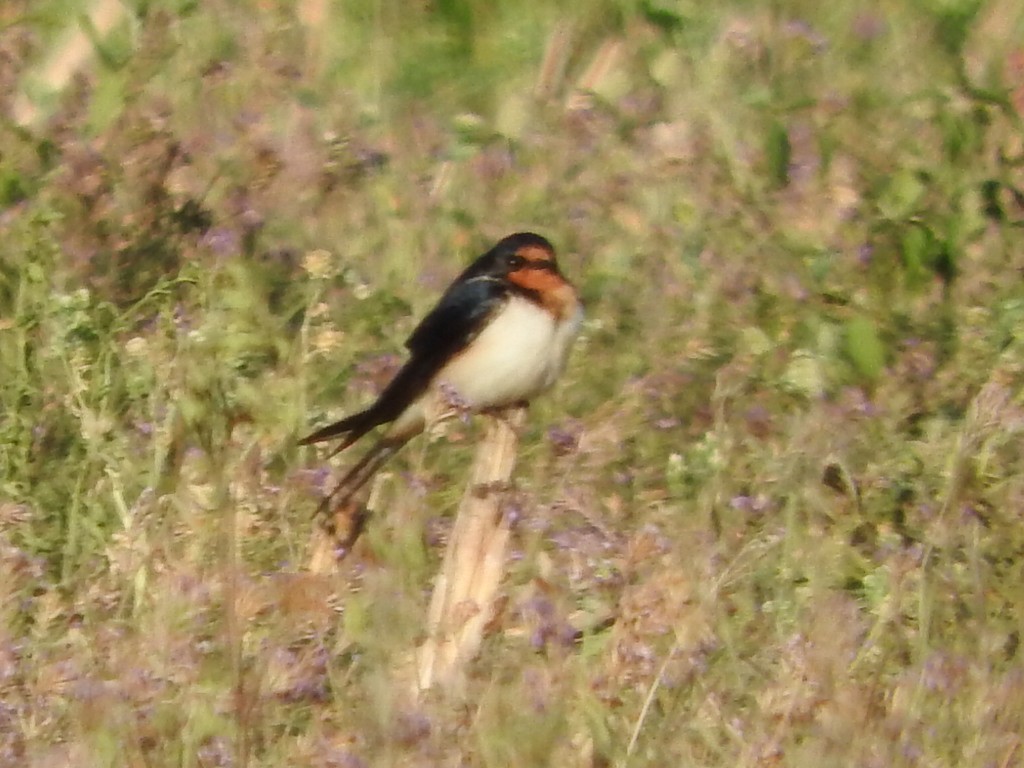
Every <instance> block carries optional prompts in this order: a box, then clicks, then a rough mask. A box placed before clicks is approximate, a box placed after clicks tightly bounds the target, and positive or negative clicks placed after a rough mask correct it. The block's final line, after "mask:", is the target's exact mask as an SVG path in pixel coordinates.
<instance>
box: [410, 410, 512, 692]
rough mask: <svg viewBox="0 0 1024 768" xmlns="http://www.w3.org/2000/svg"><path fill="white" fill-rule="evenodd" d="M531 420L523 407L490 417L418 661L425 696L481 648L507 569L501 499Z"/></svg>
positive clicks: (450, 680) (447, 681) (445, 682)
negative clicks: (521, 432) (525, 426)
mask: <svg viewBox="0 0 1024 768" xmlns="http://www.w3.org/2000/svg"><path fill="white" fill-rule="evenodd" d="M524 415H525V409H524V408H516V409H514V410H511V411H509V412H508V413H507V415H505V416H504V417H498V418H491V419H488V425H487V433H486V435H485V437H484V440H483V442H481V443H480V446H479V447H478V448H477V453H476V458H475V459H474V461H473V472H472V476H471V477H470V481H469V484H468V485H467V486H466V491H465V493H464V494H463V496H462V501H461V503H460V504H459V511H458V513H457V515H456V518H455V525H454V526H453V528H452V532H451V535H450V536H449V538H448V547H447V549H446V550H445V555H444V562H443V563H442V564H441V571H440V572H439V573H438V574H437V580H436V581H435V583H434V594H433V597H432V598H431V602H430V612H429V614H428V617H427V639H426V641H425V642H424V643H423V645H422V646H420V649H419V653H418V657H417V682H418V685H419V689H420V690H426V689H428V688H430V687H431V686H433V685H435V684H440V685H443V686H450V685H451V684H452V683H454V682H455V681H456V680H457V679H458V675H459V672H460V670H461V668H462V665H463V664H464V663H465V662H467V661H468V660H469V659H471V658H473V656H475V655H476V652H477V651H478V650H479V648H480V642H481V640H482V639H483V632H484V627H485V626H486V624H487V622H488V621H489V620H490V618H491V615H492V612H493V609H494V602H495V597H496V596H497V593H498V585H499V584H500V582H501V574H502V570H503V568H504V564H505V546H506V544H507V543H508V537H509V525H508V520H507V519H506V518H505V516H504V515H502V513H501V501H502V496H503V495H504V492H505V490H506V488H507V487H508V483H509V480H510V479H511V478H512V470H513V468H514V467H515V462H516V450H517V448H518V445H519V438H518V429H519V427H520V425H521V424H522V423H523V418H524Z"/></svg>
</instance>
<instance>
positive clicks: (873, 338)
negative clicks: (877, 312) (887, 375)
mask: <svg viewBox="0 0 1024 768" xmlns="http://www.w3.org/2000/svg"><path fill="white" fill-rule="evenodd" d="M846 354H847V356H848V357H849V358H850V362H852V363H853V365H854V367H855V368H856V369H857V372H858V373H860V374H861V375H862V376H865V377H867V378H869V379H877V378H878V376H879V375H880V374H881V373H882V369H883V368H884V367H885V345H884V344H883V343H882V340H881V339H880V338H879V337H878V330H877V329H876V328H875V324H874V323H873V322H872V321H871V320H869V319H868V318H866V317H855V318H853V319H852V320H850V321H849V322H848V323H847V324H846Z"/></svg>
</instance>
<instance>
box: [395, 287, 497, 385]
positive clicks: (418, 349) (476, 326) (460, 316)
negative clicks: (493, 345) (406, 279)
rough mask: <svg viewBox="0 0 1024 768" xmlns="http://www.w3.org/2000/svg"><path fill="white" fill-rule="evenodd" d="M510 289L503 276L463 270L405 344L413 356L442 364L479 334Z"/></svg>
mask: <svg viewBox="0 0 1024 768" xmlns="http://www.w3.org/2000/svg"><path fill="white" fill-rule="evenodd" d="M508 292H509V288H508V285H507V284H506V283H504V282H503V281H501V280H497V279H495V278H493V277H490V276H488V275H476V276H470V277H469V278H468V279H466V275H465V273H464V274H463V275H462V276H460V277H459V279H458V280H457V281H456V282H455V283H453V284H452V285H451V287H449V288H448V290H447V291H445V293H444V295H443V296H442V297H441V299H440V301H438V302H437V306H435V307H434V308H433V309H432V310H431V311H430V314H428V315H427V316H426V317H424V318H423V319H422V320H421V321H420V324H419V325H417V326H416V329H415V330H414V331H413V332H412V334H411V335H410V336H409V339H408V341H406V342H405V346H406V347H407V348H408V349H409V351H410V352H411V353H412V356H413V358H418V357H424V358H434V357H436V358H438V359H439V360H440V363H441V364H442V365H443V364H444V362H445V361H446V360H448V359H450V358H451V357H452V355H455V354H457V353H458V352H461V351H462V350H463V349H465V348H466V346H468V345H469V343H470V342H471V341H473V339H475V338H476V337H477V335H478V334H479V333H480V331H481V330H483V328H484V327H485V326H486V325H487V323H488V321H489V320H490V318H491V315H492V314H493V313H494V312H495V311H496V310H497V309H498V308H499V307H501V306H502V305H503V304H504V303H505V300H506V298H507V297H508ZM435 372H436V370H435Z"/></svg>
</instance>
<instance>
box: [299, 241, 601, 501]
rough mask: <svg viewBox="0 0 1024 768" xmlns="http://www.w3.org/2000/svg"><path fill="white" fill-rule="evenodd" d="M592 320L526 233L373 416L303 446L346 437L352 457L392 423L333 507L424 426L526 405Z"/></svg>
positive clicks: (429, 338) (466, 289) (437, 317)
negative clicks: (585, 317) (356, 447)
mask: <svg viewBox="0 0 1024 768" xmlns="http://www.w3.org/2000/svg"><path fill="white" fill-rule="evenodd" d="M582 317H583V310H582V305H581V304H580V300H579V297H578V295H577V293H576V289H575V288H574V287H573V286H572V284H571V283H570V282H569V281H568V280H566V278H565V276H564V275H563V274H562V272H561V271H560V270H559V268H558V262H557V261H556V259H555V250H554V248H553V247H552V245H551V243H549V242H548V241H547V240H546V239H545V238H543V237H541V236H540V235H536V234H533V233H532V232H519V233H517V234H514V235H509V236H508V237H506V238H504V239H503V240H501V241H500V242H499V243H498V244H497V245H495V246H494V247H493V248H491V249H490V250H489V251H487V252H486V253H485V254H483V255H482V256H480V257H479V258H477V259H476V261H474V262H473V263H472V264H470V265H469V266H468V267H467V268H466V269H465V270H464V271H463V272H462V274H460V275H459V276H458V277H457V278H456V279H455V281H454V282H453V283H452V284H451V285H450V286H449V287H448V289H447V290H446V291H445V292H444V294H442V296H441V299H440V300H439V301H438V303H437V305H436V306H435V307H434V308H433V309H432V310H431V311H430V313H429V314H428V315H427V316H426V317H424V318H423V320H422V321H421V322H420V324H419V325H418V326H417V327H416V329H415V330H414V331H413V332H412V335H411V336H410V337H409V339H408V341H406V343H405V346H406V348H407V349H408V350H409V359H408V361H407V362H406V363H405V365H403V366H402V368H401V369H400V370H399V371H398V373H397V374H396V375H395V377H394V378H393V379H392V380H391V382H390V383H389V384H388V385H387V386H386V387H385V388H384V390H383V392H381V394H380V397H378V398H377V400H376V402H374V403H373V405H371V406H370V407H369V408H367V409H366V410H364V411H360V412H359V413H355V414H352V415H351V416H347V417H345V418H343V419H341V420H340V421H337V422H335V423H333V424H329V425H327V426H326V427H323V428H322V429H318V430H317V431H316V432H313V433H312V434H311V435H308V436H307V437H305V438H303V439H302V440H301V441H299V445H310V444H312V443H319V442H321V441H323V440H331V439H334V438H341V442H340V443H339V445H338V446H337V448H336V449H335V450H334V451H333V452H332V454H331V455H334V453H338V452H339V451H343V450H345V449H346V448H348V447H349V446H351V445H352V444H353V443H355V442H356V441H357V440H359V439H360V438H361V437H363V436H364V435H365V434H367V433H368V432H369V431H370V430H372V429H374V428H376V427H379V426H383V425H388V426H387V429H386V430H385V431H384V432H383V433H382V435H381V437H380V438H379V439H378V440H377V443H376V444H375V445H374V446H373V448H371V449H370V451H369V452H368V453H367V454H366V455H365V456H364V457H363V458H362V459H360V460H359V462H357V463H356V464H355V466H353V467H352V468H351V469H350V470H349V471H348V472H347V473H346V474H345V475H344V477H342V479H341V481H340V482H339V483H338V485H337V486H336V487H335V489H334V490H333V491H331V493H330V494H329V495H328V496H327V497H326V498H325V499H324V500H323V502H322V503H321V504H320V507H319V509H318V514H320V513H323V512H325V511H326V510H327V509H328V508H329V507H330V506H331V504H332V502H336V507H337V508H341V507H342V505H347V504H348V503H349V502H350V501H351V499H352V498H353V496H354V494H355V493H356V492H357V491H358V490H359V489H360V488H361V487H362V486H363V485H364V484H365V483H366V482H367V481H368V480H369V479H370V478H371V477H372V476H373V474H374V473H375V472H376V471H377V470H378V469H380V467H381V466H382V465H383V464H384V462H386V461H387V460H388V459H389V458H391V456H393V455H394V454H395V452H396V451H398V449H399V448H401V447H402V446H403V445H404V444H405V443H406V442H408V441H409V440H410V439H411V438H412V437H414V436H416V435H417V434H419V433H420V432H422V431H423V430H424V428H425V427H426V426H427V425H429V424H431V423H434V422H436V421H439V420H441V419H443V418H445V417H447V416H450V415H452V414H453V413H457V412H458V411H460V410H463V411H470V412H480V411H497V410H500V409H502V408H506V407H509V406H513V405H519V404H525V403H527V402H529V401H530V400H531V399H532V398H533V397H535V396H536V395H538V394H540V393H541V392H543V391H544V390H546V389H548V388H549V387H550V386H551V385H552V384H554V382H555V380H556V379H557V378H558V376H559V375H560V374H561V373H562V370H563V369H564V368H565V363H566V359H567V357H568V355H569V349H570V347H571V346H572V342H573V340H574V339H575V338H576V335H577V334H578V332H579V328H580V322H581V320H582Z"/></svg>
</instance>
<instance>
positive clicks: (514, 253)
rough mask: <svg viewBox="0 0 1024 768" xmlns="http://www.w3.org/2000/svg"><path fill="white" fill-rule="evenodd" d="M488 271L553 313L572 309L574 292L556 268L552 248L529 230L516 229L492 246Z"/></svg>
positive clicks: (556, 262) (559, 313) (574, 298)
mask: <svg viewBox="0 0 1024 768" xmlns="http://www.w3.org/2000/svg"><path fill="white" fill-rule="evenodd" d="M488 255H489V256H490V257H491V260H490V266H491V270H492V272H491V274H492V275H493V276H495V277H498V278H500V279H502V280H506V281H508V283H509V284H510V285H511V286H512V287H513V288H515V289H516V290H517V291H518V292H520V293H522V294H525V295H527V296H529V297H531V298H533V299H534V300H535V301H537V302H538V303H540V304H543V305H544V306H545V307H547V308H548V309H549V310H551V311H552V313H553V314H555V315H556V316H562V315H563V314H565V313H566V312H568V311H570V309H573V310H574V309H575V306H576V292H575V290H573V288H572V285H571V284H570V283H569V281H568V280H566V279H565V277H564V276H563V275H562V272H561V271H560V270H559V269H558V261H557V260H556V258H555V249H554V247H552V245H551V243H550V242H548V241H547V239H545V238H543V237H541V236H540V235H535V234H533V233H532V232H518V233H516V234H514V235H509V236H508V237H506V238H504V239H502V240H501V241H500V242H499V243H498V244H497V245H495V246H494V248H492V249H491V250H490V251H489V253H488Z"/></svg>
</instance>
